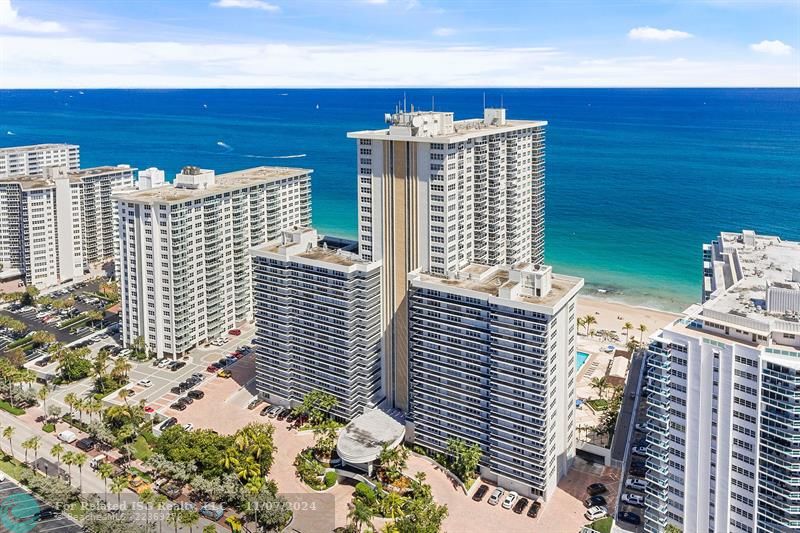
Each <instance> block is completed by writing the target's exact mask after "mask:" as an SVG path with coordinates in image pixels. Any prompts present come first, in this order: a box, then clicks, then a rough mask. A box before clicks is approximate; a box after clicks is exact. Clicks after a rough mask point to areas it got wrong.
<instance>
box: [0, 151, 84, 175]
mask: <svg viewBox="0 0 800 533" xmlns="http://www.w3.org/2000/svg"><path fill="white" fill-rule="evenodd" d="M80 166H81V164H80V148H79V147H78V146H77V145H75V144H34V145H30V146H13V147H11V148H0V179H2V178H12V177H15V176H39V175H41V174H43V173H44V171H45V169H46V168H48V167H62V168H66V169H67V170H78V169H79V168H80Z"/></svg>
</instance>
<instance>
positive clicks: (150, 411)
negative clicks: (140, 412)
mask: <svg viewBox="0 0 800 533" xmlns="http://www.w3.org/2000/svg"><path fill="white" fill-rule="evenodd" d="M144 412H145V413H155V412H156V410H155V409H153V408H152V407H151V406H149V405H148V406H147V407H145V408H144Z"/></svg>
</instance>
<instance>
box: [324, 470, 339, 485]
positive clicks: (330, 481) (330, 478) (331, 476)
mask: <svg viewBox="0 0 800 533" xmlns="http://www.w3.org/2000/svg"><path fill="white" fill-rule="evenodd" d="M336 477H337V476H336V472H333V471H330V472H327V473H326V474H325V488H326V489H329V488H331V487H333V486H334V485H336Z"/></svg>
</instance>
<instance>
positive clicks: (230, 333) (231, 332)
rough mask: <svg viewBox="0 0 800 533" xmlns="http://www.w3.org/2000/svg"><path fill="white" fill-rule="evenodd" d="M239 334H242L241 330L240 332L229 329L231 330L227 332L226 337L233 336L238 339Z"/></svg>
mask: <svg viewBox="0 0 800 533" xmlns="http://www.w3.org/2000/svg"><path fill="white" fill-rule="evenodd" d="M241 334H242V330H240V329H231V330H228V335H235V336H237V337H238V336H239V335H241Z"/></svg>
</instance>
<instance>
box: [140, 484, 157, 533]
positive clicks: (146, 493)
mask: <svg viewBox="0 0 800 533" xmlns="http://www.w3.org/2000/svg"><path fill="white" fill-rule="evenodd" d="M139 500H140V501H141V502H142V503H143V504H144V507H145V526H144V527H145V530H147V531H149V530H150V506H151V505H153V503H155V501H156V493H155V492H153V491H152V490H151V489H144V490H143V491H142V492H141V494H139Z"/></svg>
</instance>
